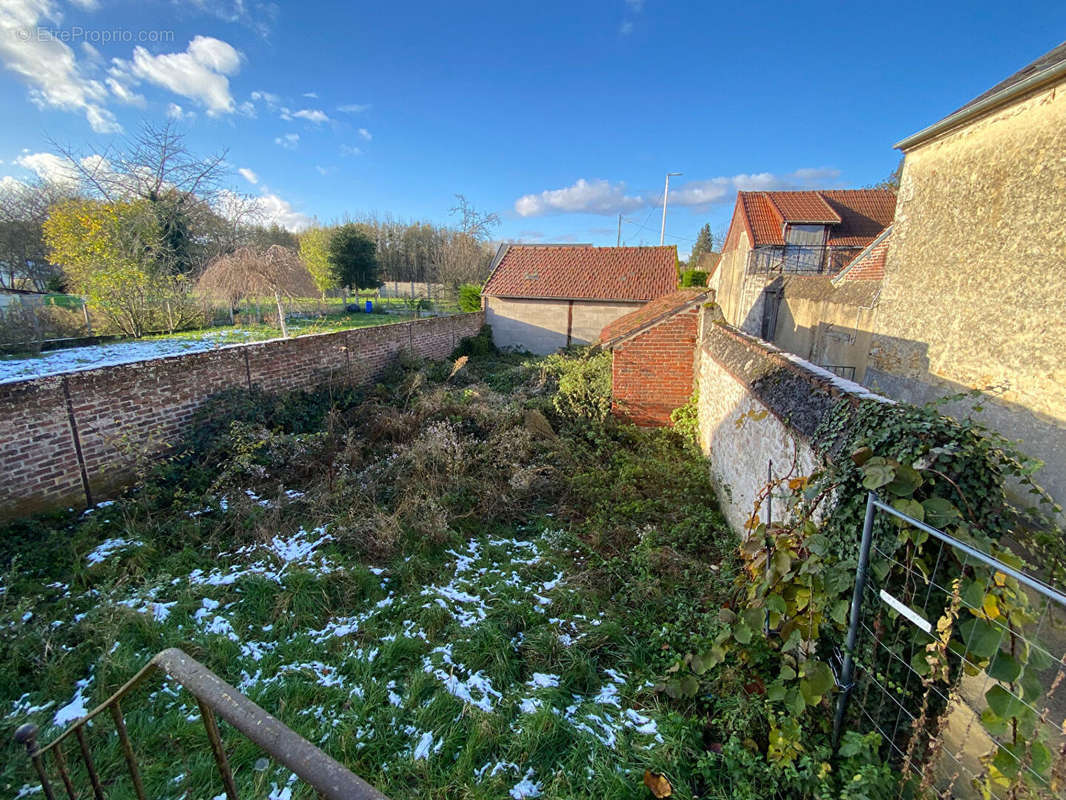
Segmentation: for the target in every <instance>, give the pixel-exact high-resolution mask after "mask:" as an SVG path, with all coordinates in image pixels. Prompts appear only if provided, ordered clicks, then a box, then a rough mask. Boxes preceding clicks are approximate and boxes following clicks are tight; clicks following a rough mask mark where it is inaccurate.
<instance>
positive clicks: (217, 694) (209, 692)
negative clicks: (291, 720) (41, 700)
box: [15, 648, 388, 800]
mask: <svg viewBox="0 0 1066 800" xmlns="http://www.w3.org/2000/svg"><path fill="white" fill-rule="evenodd" d="M156 671H158V672H162V673H163V674H164V675H167V676H168V677H170V678H172V679H173V680H174V681H176V682H177V683H178V684H180V685H181V686H182V687H183V688H184V689H185V690H186V691H188V692H189V693H190V694H191V695H193V697H195V698H196V702H197V704H198V705H199V707H200V715H201V718H202V719H203V723H204V728H205V730H206V732H207V739H208V743H209V745H210V747H211V752H212V754H213V756H214V760H215V764H216V766H217V767H218V774H219V777H220V778H221V781H222V786H223V788H224V790H225V794H226V797H227V798H228V800H237V797H238V794H237V784H236V782H235V780H234V777H233V771H232V770H231V769H230V766H229V761H228V759H227V757H226V751H225V749H224V748H223V745H222V737H221V735H220V733H219V729H218V722H217V720H216V714H217V715H218V717H221V718H222V719H223V720H225V721H226V722H228V723H229V724H230V725H232V726H233V727H234V728H236V729H237V730H238V731H240V732H241V733H243V734H244V735H245V736H246V737H248V739H250V740H251V741H252V742H254V743H255V744H257V745H259V747H261V748H262V749H263V750H265V751H266V752H267V753H268V754H270V756H272V757H273V758H274V759H275V760H277V761H278V762H279V763H281V764H283V765H284V766H286V767H288V768H289V769H290V770H291V771H292V772H293V773H295V774H296V775H297V776H298V777H299V778H301V779H302V780H303V781H304V782H305V783H307V784H308V785H309V786H310V787H311V788H312V789H314V790H315V791H316V792H317V793H318V794H319V795H320V796H321V797H325V798H328V800H388V798H387V797H386V796H385V795H383V794H382V793H381V792H379V791H378V790H377V789H375V788H374V787H373V786H371V785H370V784H369V783H367V782H366V781H364V780H363V779H362V778H360V777H358V776H357V775H355V774H354V773H352V772H350V771H349V770H348V769H347V768H346V767H344V766H343V765H342V764H340V763H339V762H337V761H335V760H333V759H332V758H330V757H329V756H328V755H326V754H325V753H323V752H322V751H321V750H319V749H318V748H317V747H315V746H314V745H313V744H311V743H310V742H308V741H307V740H306V739H304V738H303V737H302V736H300V735H299V734H297V733H296V732H294V731H292V730H291V729H289V728H288V727H286V726H285V725H284V724H283V723H282V722H281V721H280V720H278V719H277V718H276V717H273V716H271V715H270V714H268V713H267V712H266V711H264V710H263V709H262V708H260V707H259V706H258V705H256V704H255V703H253V702H252V701H251V700H249V699H248V698H247V697H245V696H244V695H243V694H241V693H240V692H238V691H237V690H236V689H235V688H234V687H232V686H230V685H229V684H228V683H226V682H225V681H223V680H222V679H221V678H219V677H218V676H217V675H216V674H215V673H213V672H212V671H211V670H209V669H208V668H207V667H205V666H204V665H203V664H201V663H199V662H198V661H196V660H195V659H193V658H191V657H189V656H188V655H186V654H185V653H184V652H182V651H181V650H179V649H177V648H170V649H168V650H164V651H162V652H161V653H159V654H158V655H156V656H155V657H154V658H153V659H152V660H151V661H149V662H148V664H146V665H145V666H144V667H143V668H142V669H141V670H140V671H139V672H138V673H137V674H136V675H134V676H133V677H132V678H131V679H130V680H128V681H127V682H126V683H125V684H124V685H123V686H122V687H121V688H120V689H119V690H118V691H117V692H115V693H114V694H113V695H111V697H109V698H108V699H107V700H105V701H104V702H103V703H101V704H100V705H99V706H97V707H96V708H94V709H93V710H92V711H90V712H89V713H88V714H86V715H85V716H84V717H81V718H80V719H78V720H77V721H75V722H74V723H73V724H71V726H70V727H69V728H67V730H65V731H64V732H63V733H62V734H60V735H59V736H58V737H56V738H55V739H54V740H52V741H51V742H49V743H48V744H46V745H45V746H43V747H40V746H38V744H37V734H38V730H37V726H36V725H33V724H26V725H22V726H21V727H20V728H19V729H18V730H17V731H15V741H16V742H18V743H19V744H22V745H24V746H25V747H26V751H27V754H28V755H29V758H30V760H31V761H32V762H33V767H34V769H35V770H36V772H37V777H38V778H39V779H40V782H41V789H42V790H43V792H44V796H45V798H46V800H55V797H56V794H55V790H54V789H53V788H52V782H51V780H50V778H49V770H48V763H47V761H46V759H47V758H48V757H50V759H51V762H52V765H53V766H54V770H55V772H57V773H58V775H59V779H60V781H61V782H62V784H63V788H64V790H65V791H66V794H67V796H68V797H69V798H70V799H71V800H74V798H76V797H78V792H77V791H76V789H75V786H74V781H73V779H72V775H73V771H72V769H71V768H70V767H69V766H68V763H67V758H66V755H65V753H64V751H63V745H64V744H66V743H69V741H70V740H71V739H72V738H73V739H75V740H76V741H77V746H78V751H79V753H80V756H81V760H82V763H83V765H84V768H85V772H86V774H87V776H88V779H89V782H90V784H91V786H92V793H93V797H94V798H95V799H96V800H104V797H105V795H104V787H103V784H102V782H101V778H100V771H99V770H98V769H97V768H96V765H95V763H94V762H93V757H92V753H91V752H90V749H89V745H88V741H87V738H86V735H85V729H86V726H87V725H88V723H89V722H90V720H92V719H94V718H95V717H97V716H99V715H101V714H102V713H103V712H104V711H108V712H110V715H111V719H112V721H113V722H114V725H115V731H116V732H117V734H118V739H119V743H120V745H121V748H122V753H123V756H124V757H125V761H126V768H127V771H128V772H129V776H130V780H131V781H132V783H133V789H134V792H135V793H136V796H137V797H138V799H139V800H146V797H147V795H146V794H145V788H144V783H143V781H142V779H141V772H140V769H139V767H138V764H137V758H136V754H135V752H134V748H133V744H132V742H131V741H130V737H129V734H128V732H127V730H126V723H125V719H124V717H123V715H122V706H121V703H120V701H121V700H122V698H124V697H125V696H126V695H128V694H129V693H130V692H131V691H133V689H135V688H136V687H137V686H138V685H140V684H141V683H142V682H143V681H144V680H145V679H146V678H147V677H148V676H149V674H151V673H154V672H156Z"/></svg>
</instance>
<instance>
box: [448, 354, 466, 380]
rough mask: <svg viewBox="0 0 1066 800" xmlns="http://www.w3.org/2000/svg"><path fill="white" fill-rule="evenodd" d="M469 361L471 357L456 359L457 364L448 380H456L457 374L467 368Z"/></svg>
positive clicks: (454, 365)
mask: <svg viewBox="0 0 1066 800" xmlns="http://www.w3.org/2000/svg"><path fill="white" fill-rule="evenodd" d="M469 360H470V357H469V356H459V358H457V359H455V364H453V365H452V372H451V374H450V375H449V376H448V380H451V379H452V378H454V377H455V373H457V372H458V371H459V370H461V369H462V368H463V367H465V366H466V362H467V361H469Z"/></svg>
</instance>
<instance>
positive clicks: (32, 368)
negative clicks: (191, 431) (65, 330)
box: [0, 329, 258, 383]
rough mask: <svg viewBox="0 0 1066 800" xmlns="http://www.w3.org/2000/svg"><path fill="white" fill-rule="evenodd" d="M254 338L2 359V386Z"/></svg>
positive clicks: (123, 345)
mask: <svg viewBox="0 0 1066 800" xmlns="http://www.w3.org/2000/svg"><path fill="white" fill-rule="evenodd" d="M254 338H258V337H255V336H254V335H253V334H252V333H251V332H247V331H241V330H239V329H237V330H227V331H225V332H224V333H217V332H216V333H207V334H204V335H203V336H200V337H197V338H183V337H175V338H172V339H142V340H139V341H123V342H112V343H111V344H97V345H88V346H86V347H70V348H66V349H64V350H47V351H45V352H42V353H41V354H40V356H38V357H35V358H16V359H0V383H8V382H10V381H22V380H27V379H28V378H40V377H43V376H45V375H56V374H59V373H61V372H79V371H82V370H87V369H97V368H99V367H110V366H114V365H116V364H131V363H133V362H135V361H149V360H151V359H154V358H165V357H167V356H179V355H186V354H188V353H199V352H202V351H204V350H214V349H215V348H218V347H221V346H224V345H225V344H232V343H234V342H240V341H241V340H242V339H244V340H247V341H251V340H253V339H254Z"/></svg>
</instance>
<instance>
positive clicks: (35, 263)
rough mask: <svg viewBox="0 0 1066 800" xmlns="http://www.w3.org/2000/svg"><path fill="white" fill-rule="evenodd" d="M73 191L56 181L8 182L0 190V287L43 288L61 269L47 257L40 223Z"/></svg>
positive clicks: (57, 275) (38, 289)
mask: <svg viewBox="0 0 1066 800" xmlns="http://www.w3.org/2000/svg"><path fill="white" fill-rule="evenodd" d="M71 195H72V190H71V189H70V188H69V187H67V186H64V185H63V184H59V183H50V182H47V181H40V182H37V183H28V184H27V183H21V182H17V181H14V182H9V183H7V184H5V185H4V187H3V189H2V190H0V287H3V288H5V289H36V290H37V291H44V290H45V289H46V288H47V287H48V283H49V281H50V280H52V279H53V278H56V277H59V275H60V271H59V269H58V268H56V267H55V266H54V265H53V264H52V263H51V262H50V261H49V260H48V248H47V246H46V245H45V242H44V236H43V234H42V232H41V225H42V224H43V223H44V221H45V220H46V219H47V218H48V210H49V208H51V206H52V205H53V204H54V203H58V202H59V201H60V200H65V199H68V198H69V197H70V196H71Z"/></svg>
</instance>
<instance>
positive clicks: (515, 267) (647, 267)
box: [481, 244, 677, 354]
mask: <svg viewBox="0 0 1066 800" xmlns="http://www.w3.org/2000/svg"><path fill="white" fill-rule="evenodd" d="M676 289H677V248H676V247H673V246H670V247H593V246H592V245H589V244H578V245H559V244H552V245H526V244H512V245H506V244H505V245H502V246H501V247H500V249H499V251H498V252H497V254H496V258H495V261H494V264H493V268H492V272H491V274H490V275H489V279H488V280H487V281H486V282H485V287H484V289H482V292H481V296H482V305H483V307H484V309H485V322H486V323H488V324H489V325H491V326H492V336H493V339H494V340H495V342H496V345H497V347H503V348H516V349H523V350H529V351H530V352H533V353H538V354H545V353H551V352H554V351H556V350H558V349H559V348H561V347H566V346H567V345H571V344H591V343H593V342H596V341H598V340H599V338H600V333H601V331H602V330H603V329H604V327H605V326H606V325H608V324H610V323H611V322H613V321H614V320H616V319H618V318H619V317H621V316H624V315H626V314H628V313H629V312H631V311H634V310H635V309H637V308H639V307H640V306H642V305H643V304H644V303H646V302H648V301H649V300H653V299H655V298H657V297H662V296H663V295H667V294H670V293H671V292H673V291H674V290H676Z"/></svg>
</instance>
